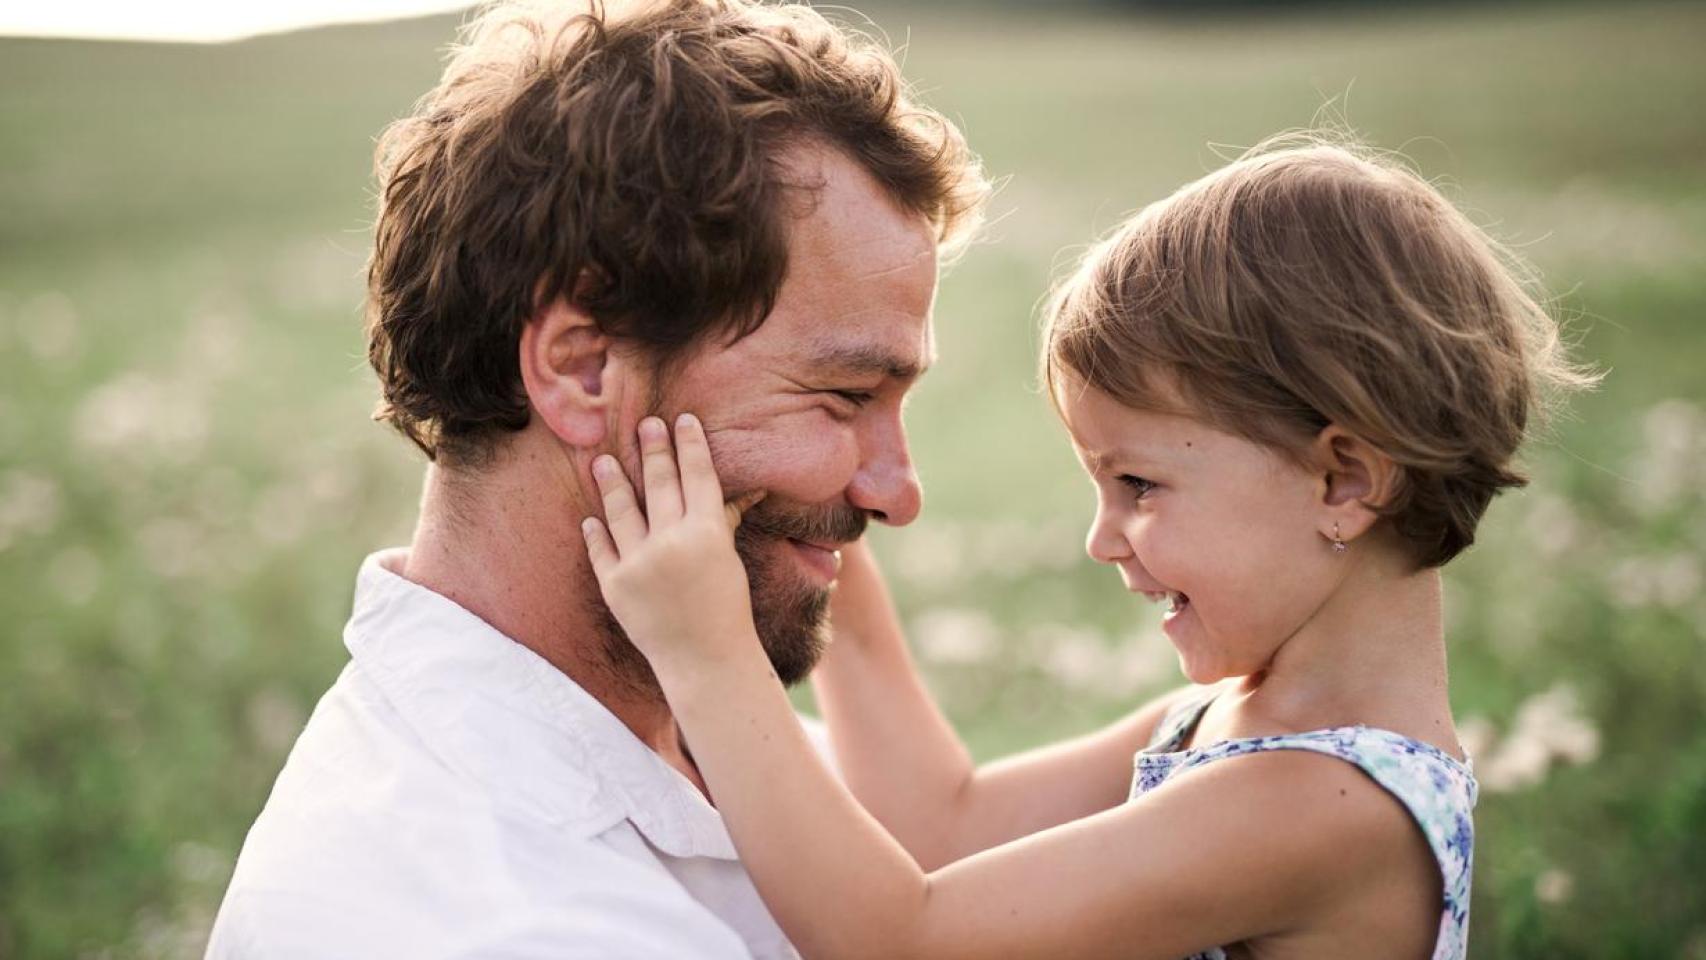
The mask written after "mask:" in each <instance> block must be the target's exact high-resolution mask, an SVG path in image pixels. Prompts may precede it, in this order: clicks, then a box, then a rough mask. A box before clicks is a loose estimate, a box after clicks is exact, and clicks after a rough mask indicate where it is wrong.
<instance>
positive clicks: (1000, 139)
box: [0, 3, 1706, 958]
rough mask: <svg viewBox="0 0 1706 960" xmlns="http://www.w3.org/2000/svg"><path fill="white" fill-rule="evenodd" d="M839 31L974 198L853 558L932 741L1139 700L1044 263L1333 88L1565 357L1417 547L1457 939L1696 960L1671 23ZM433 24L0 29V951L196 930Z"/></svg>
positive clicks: (1116, 20) (338, 465) (1686, 441)
mask: <svg viewBox="0 0 1706 960" xmlns="http://www.w3.org/2000/svg"><path fill="white" fill-rule="evenodd" d="M868 12H869V13H870V14H871V15H872V17H873V18H874V20H875V23H876V24H878V25H880V27H881V28H882V29H883V30H885V31H886V32H887V33H888V35H889V37H890V39H891V40H892V41H893V42H895V43H897V44H904V46H905V62H906V67H907V71H908V73H909V75H910V76H912V77H913V78H914V79H915V80H916V81H918V83H919V84H920V86H921V87H922V89H923V90H924V91H925V92H926V95H927V97H928V99H930V100H931V101H932V102H933V103H934V104H936V105H937V106H939V107H941V108H943V109H945V110H946V111H947V112H948V113H950V114H951V115H953V116H954V117H956V118H957V119H958V120H960V121H961V122H962V124H963V126H964V129H965V130H966V133H967V135H968V137H969V138H970V139H971V141H972V143H973V144H974V146H975V147H977V148H978V149H979V150H980V151H981V152H982V154H983V155H984V157H985V159H986V161H987V163H988V165H989V167H990V169H991V170H992V171H993V172H994V173H996V174H998V175H1000V176H1002V177H1004V178H1005V182H1004V186H1003V188H1002V190H1001V192H1000V194H999V196H998V198H997V200H996V203H995V214H996V218H995V222H994V224H993V226H992V227H991V229H990V231H989V234H988V239H987V240H986V242H984V243H982V244H981V245H979V246H978V247H976V248H974V249H973V250H972V251H971V252H970V253H969V254H968V255H967V256H966V258H965V259H964V260H963V261H962V262H961V263H960V264H958V265H957V266H956V267H955V268H954V269H953V270H952V272H951V273H950V274H949V275H948V276H947V278H946V279H945V282H944V285H943V288H942V292H941V297H940V301H939V304H938V310H937V322H938V327H939V337H940V349H941V363H940V365H939V367H938V369H937V371H936V372H934V373H932V374H931V376H930V377H929V378H927V381H926V383H925V384H924V385H923V386H922V387H921V388H920V391H919V395H918V397H917V398H916V401H915V403H914V405H913V406H912V408H911V409H912V413H911V419H910V425H911V428H912V433H913V445H914V452H915V454H916V456H917V459H918V461H919V465H920V470H921V473H922V474H923V477H924V480H925V485H926V489H927V501H928V507H927V510H926V513H925V517H924V520H923V521H921V522H920V523H919V524H918V525H917V526H916V527H914V528H912V529H909V530H906V531H895V532H887V533H884V534H883V535H882V536H881V539H880V541H879V548H880V550H881V552H882V553H883V554H884V556H885V559H886V561H887V562H888V564H889V566H890V569H891V573H892V575H893V578H894V579H895V581H896V586H897V591H898V594H899V596H900V598H901V601H902V603H903V605H904V608H905V612H906V615H907V617H908V619H909V622H910V623H911V624H912V627H913V632H914V638H915V641H916V643H917V644H918V645H919V648H920V650H921V653H922V656H923V658H924V660H925V662H926V664H927V666H928V668H929V670H930V672H931V678H932V681H933V685H934V686H935V688H936V689H937V690H938V691H939V693H940V694H941V696H942V697H943V699H944V701H945V703H946V704H947V705H948V707H949V709H950V712H951V713H952V714H953V716H954V718H955V720H956V721H957V722H958V723H959V725H960V727H961V729H962V731H963V733H964V735H965V736H966V738H967V740H968V742H969V743H971V744H972V745H973V748H974V750H975V752H976V753H977V754H978V755H979V756H981V757H992V756H996V755H999V754H1002V753H1005V752H1008V751H1010V750H1013V749H1017V748H1020V747H1025V746H1029V745H1033V744H1037V743H1040V742H1044V741H1047V740H1050V739H1053V738H1056V737H1059V736H1062V735H1065V734H1069V733H1072V732H1076V731H1080V730H1083V729H1086V728H1088V727H1090V726H1092V725H1094V724H1096V723H1099V722H1102V721H1105V720H1108V719H1111V718H1112V717H1114V716H1116V715H1118V714H1119V713H1121V712H1123V711H1124V710H1126V709H1129V707H1130V706H1131V705H1132V704H1134V703H1135V702H1137V701H1138V700H1140V699H1141V698H1143V697H1144V696H1146V695H1148V694H1150V693H1152V692H1155V691H1157V690H1160V689H1162V688H1164V687H1166V686H1168V685H1170V684H1173V683H1176V682H1178V674H1177V671H1176V668H1175V667H1174V666H1173V663H1172V659H1171V655H1170V654H1169V652H1168V651H1167V649H1166V647H1165V642H1164V641H1163V640H1162V639H1161V638H1160V637H1159V635H1158V632H1157V630H1156V625H1155V623H1154V614H1153V612H1152V611H1150V610H1148V609H1147V608H1136V607H1134V605H1133V604H1132V602H1131V599H1130V597H1129V596H1128V595H1126V594H1124V593H1123V592H1121V591H1119V590H1117V589H1115V588H1114V583H1113V580H1112V576H1111V574H1109V573H1107V572H1106V571H1102V570H1098V569H1095V568H1094V567H1093V566H1092V565H1091V564H1090V563H1089V562H1088V561H1087V560H1085V559H1084V558H1083V557H1082V555H1081V551H1080V549H1079V543H1080V542H1081V536H1082V531H1083V527H1084V524H1085V522H1086V521H1087V520H1088V518H1089V514H1090V510H1091V506H1092V504H1091V499H1090V497H1089V496H1088V495H1087V492H1086V489H1085V487H1084V482H1083V481H1082V480H1081V479H1079V477H1078V476H1077V474H1076V468H1075V467H1074V464H1073V462H1072V458H1071V455H1070V452H1069V450H1068V448H1067V447H1066V445H1065V443H1064V441H1063V439H1062V436H1061V435H1060V433H1059V431H1058V429H1057V428H1056V427H1055V425H1054V423H1053V421H1052V415H1051V414H1050V412H1049V410H1048V406H1047V404H1046V403H1045V402H1044V401H1043V400H1042V399H1041V398H1040V397H1039V396H1038V395H1037V393H1036V391H1035V389H1034V385H1033V382H1032V379H1033V378H1032V373H1031V370H1032V363H1033V359H1032V358H1033V352H1034V342H1035V335H1034V322H1033V307H1034V305H1035V303H1036V301H1037V299H1038V297H1039V296H1040V294H1041V293H1042V291H1043V290H1044V288H1045V286H1046V283H1047V280H1048V278H1049V277H1050V276H1051V275H1052V273H1053V272H1054V271H1055V270H1056V269H1057V268H1058V267H1059V266H1061V265H1063V264H1064V263H1065V262H1066V261H1067V258H1068V257H1070V256H1071V255H1072V254H1073V253H1075V252H1076V251H1077V250H1079V249H1081V248H1082V247H1083V245H1084V244H1085V243H1086V242H1087V241H1088V240H1090V239H1091V238H1092V237H1093V236H1095V235H1096V234H1097V233H1098V232H1100V231H1103V230H1106V229H1108V228H1110V227H1112V226H1113V225H1114V224H1115V223H1116V222H1117V221H1118V220H1119V219H1120V217H1121V216H1122V215H1123V214H1124V213H1126V212H1127V211H1129V210H1130V209H1132V208H1134V207H1136V206H1139V205H1141V204H1143V203H1145V202H1147V201H1149V200H1152V199H1155V198H1157V197H1159V196H1162V195H1164V194H1165V193H1166V192H1168V191H1169V190H1171V189H1172V188H1173V187H1175V186H1177V185H1178V184H1180V183H1182V182H1184V181H1185V180H1188V179H1190V178H1193V177H1195V176H1197V175H1199V174H1201V173H1203V172H1205V171H1207V170H1208V169H1211V168H1212V167H1213V166H1215V165H1216V164H1217V163H1218V162H1219V161H1218V157H1219V156H1222V155H1225V154H1226V153H1227V152H1228V151H1229V150H1232V151H1235V150H1236V148H1237V147H1239V146H1243V145H1248V144H1251V143H1253V142H1255V141H1257V140H1259V139H1260V138H1261V137H1263V136H1264V135H1266V134H1268V133H1271V132H1274V131H1276V130H1279V129H1282V128H1287V127H1297V126H1301V125H1305V124H1308V123H1310V122H1311V120H1312V119H1315V118H1316V117H1317V115H1318V114H1319V113H1320V111H1321V110H1322V108H1323V106H1324V105H1328V104H1330V109H1329V110H1328V114H1327V115H1328V116H1332V117H1339V118H1343V119H1347V120H1348V121H1349V123H1350V124H1352V125H1353V126H1355V127H1356V128H1357V129H1359V130H1360V131H1362V132H1363V133H1364V134H1365V135H1367V136H1368V137H1369V138H1370V139H1372V140H1373V141H1374V142H1375V143H1377V144H1379V145H1381V146H1384V147H1391V148H1398V149H1402V150H1403V151H1405V152H1406V153H1407V154H1408V155H1410V156H1411V157H1413V158H1414V160H1415V162H1416V164H1417V165H1418V166H1419V168H1420V169H1421V170H1422V171H1423V172H1424V173H1425V174H1427V175H1428V176H1430V177H1434V178H1437V179H1439V180H1440V181H1441V182H1443V183H1445V184H1446V185H1447V186H1448V189H1449V191H1450V193H1451V195H1452V196H1453V197H1454V198H1455V199H1457V200H1458V201H1459V202H1460V203H1462V204H1463V205H1464V206H1465V208H1466V209H1468V210H1470V211H1471V212H1472V213H1473V214H1474V216H1475V218H1476V219H1477V220H1478V221H1479V222H1482V223H1483V224H1486V225H1488V226H1490V227H1491V228H1492V229H1493V230H1494V231H1495V232H1496V234H1497V235H1499V236H1500V237H1501V238H1503V239H1505V240H1506V241H1508V242H1511V243H1513V244H1515V245H1516V246H1517V247H1518V248H1519V249H1521V250H1522V251H1523V252H1524V253H1525V254H1526V255H1527V256H1529V257H1530V258H1531V259H1532V260H1534V261H1535V262H1536V263H1537V264H1538V265H1539V266H1540V267H1541V268H1542V269H1543V271H1544V273H1545V276H1546V279H1547V281H1548V283H1549V284H1550V285H1551V287H1552V289H1553V290H1554V291H1555V292H1556V293H1557V294H1558V296H1559V309H1560V311H1561V312H1562V313H1563V315H1565V316H1567V317H1569V318H1571V320H1572V324H1571V326H1572V330H1573V331H1574V333H1575V336H1576V337H1577V338H1578V339H1579V340H1580V343H1581V353H1582V355H1583V356H1584V357H1586V358H1588V359H1590V360H1593V361H1595V362H1597V363H1599V364H1601V365H1603V366H1605V367H1608V368H1610V370H1611V374H1610V376H1609V378H1608V379H1607V381H1606V383H1605V385H1604V388H1603V389H1602V390H1600V391H1599V392H1598V393H1597V394H1595V395H1593V396H1591V397H1587V398H1585V399H1583V400H1582V401H1581V402H1579V403H1577V404H1576V405H1575V407H1574V411H1573V417H1572V418H1570V419H1567V420H1565V421H1562V422H1560V423H1559V424H1557V426H1556V428H1555V430H1554V431H1553V434H1554V435H1553V436H1552V437H1551V438H1550V440H1549V441H1548V442H1546V443H1544V444H1541V445H1539V446H1537V447H1536V448H1535V449H1534V450H1533V453H1532V456H1531V458H1530V460H1531V463H1532V466H1533V471H1534V474H1535V476H1536V482H1535V484H1534V485H1533V486H1532V487H1531V488H1530V489H1529V490H1527V491H1525V492H1523V493H1522V494H1520V495H1515V496H1511V497H1508V498H1506V499H1505V500H1503V501H1501V502H1499V503H1498V504H1497V505H1496V506H1495V507H1494V509H1493V511H1492V518H1491V520H1490V522H1489V524H1488V526H1487V527H1486V529H1485V532H1484V535H1483V541H1482V543H1481V544H1480V545H1479V546H1478V547H1477V548H1476V549H1475V550H1474V551H1472V552H1471V554H1470V555H1469V556H1468V557H1466V558H1465V559H1464V560H1463V561H1461V562H1460V563H1459V564H1457V565H1455V566H1454V567H1453V568H1452V569H1451V576H1450V580H1451V590H1452V592H1451V594H1450V597H1449V613H1450V615H1451V616H1450V620H1451V626H1452V651H1453V653H1452V655H1453V690H1454V698H1455V702H1456V706H1457V709H1458V712H1459V715H1460V717H1462V718H1464V719H1465V726H1466V733H1467V735H1468V736H1469V737H1470V738H1471V739H1472V740H1473V741H1474V744H1473V746H1474V747H1475V748H1476V749H1475V753H1476V760H1477V768H1478V771H1479V773H1480V775H1481V777H1482V781H1483V795H1482V803H1481V807H1480V810H1479V829H1480V843H1479V845H1478V850H1477V866H1478V877H1477V884H1476V902H1475V907H1474V910H1475V913H1474V922H1473V926H1472V932H1473V955H1474V956H1476V957H1522V958H1527V957H1534V958H1540V957H1546V958H1565V957H1594V958H1602V957H1623V956H1631V957H1634V956H1639V957H1657V956H1665V957H1672V956H1681V957H1694V958H1706V723H1703V720H1706V706H1703V704H1706V657H1703V656H1702V654H1703V653H1706V599H1703V597H1706V594H1703V591H1702V587H1703V585H1706V584H1703V571H1702V559H1701V558H1702V555H1703V554H1706V481H1703V479H1702V478H1703V477H1706V324H1703V323H1702V322H1701V320H1702V317H1701V314H1702V311H1703V309H1706V162H1703V160H1702V158H1703V157H1706V113H1702V107H1701V104H1702V103H1706V58H1702V57H1701V56H1700V49H1701V41H1702V39H1703V38H1706V7H1703V6H1698V5H1686V4H1648V3H1640V4H1633V3H1631V4H1617V5H1580V4H1578V5H1569V4H1565V5H1557V6H1553V5H1538V4H1536V5H1519V6H1513V7H1492V8H1487V9H1482V8H1477V7H1471V6H1468V5H1457V6H1453V5H1445V6H1438V7H1422V8H1419V9H1416V10H1413V11H1410V12H1405V13H1383V14H1379V15H1374V14H1366V15H1358V14H1356V13H1355V12H1354V10H1352V9H1349V8H1345V7H1337V8H1333V10H1332V11H1331V12H1330V13H1319V14H1311V15H1300V16H1289V17H1283V18H1282V17H1272V16H1269V17H1259V16H1253V15H1252V16H1248V17H1243V18H1238V19H1227V20H1214V21H1208V20H1184V19H1167V20H1154V19H1137V18H1131V17H1120V16H1115V15H1113V14H1090V13H1081V12H1080V13H1070V14H1069V13H1066V12H1063V11H1055V10H1045V9H1039V8H1032V12H1026V11H1024V10H1018V11H1014V10H1005V9H1003V10H999V11H997V10H991V11H977V10H972V9H968V8H964V7H961V8H956V9H954V10H951V11H941V12H931V11H930V10H929V9H928V8H926V9H923V10H919V9H915V8H912V7H898V6H897V7H886V8H885V7H874V8H871V9H869V10H868ZM454 23H455V21H454V20H453V19H446V18H436V19H429V20H421V21H413V22H406V23H397V24H388V25H378V26H365V27H348V28H339V29H331V30H322V31H311V32H307V33H302V34H297V35H290V36H283V37H276V38H267V39H260V40H255V41H249V42H245V43H240V44H235V45H228V46H220V47H187V46H145V45H131V44H112V43H99V44H97V43H77V42H62V41H31V40H0V624H3V625H4V626H3V627H0V957H16V958H36V957H54V958H58V957H74V956H75V957H133V956H134V957H179V956H199V951H200V948H201V942H202V939H203V938H204V936H205V933H206V931H207V928H208V926H209V924H210V923H211V918H212V911H213V909H214V907H215V906H216V905H217V902H218V898H219V896H220V894H221V892H222V891H223V888H224V884H225V881H226V879H227V877H228V875H229V870H230V867H231V864H232V862H233V859H234V857H235V854H236V851H237V848H238V846H239V844H240V843H241V841H242V837H243V833H244V830H245V829H246V828H247V826H248V824H249V822H250V821H251V819H252V818H253V816H254V814H255V813H256V811H257V810H258V809H259V807H260V805H261V803H262V801H263V800H264V798H265V796H266V793H267V790H268V788H269V786H270V784H271V781H272V778H273V777H274V775H275V774H276V772H277V770H278V768H279V765H280V763H281V762H282V759H283V757H284V754H285V752H286V751H287V750H288V748H289V746H290V744H291V742H292V741H293V739H294V737H295V735H296V733H297V731H298V730H299V729H300V726H301V724H302V722H303V721H304V719H305V718H306V716H307V712H308V710H309V709H310V708H311V706H312V704H313V703H314V700H315V699H316V697H317V696H318V695H319V694H320V692H321V691H323V690H324V689H325V687H326V686H327V685H328V684H329V683H330V681H331V679H332V678H333V676H334V675H335V674H336V672H337V671H338V669H339V668H340V666H341V665H342V663H343V662H344V660H345V653H344V650H343V647H342V645H341V642H340V640H339V631H340V628H341V625H342V622H343V619H344V617H345V615H346V614H347V611H348V603H349V592H350V588H351V584H352V575H353V573H354V571H355V567H356V565H357V563H358V562H359V560H360V559H361V557H362V556H363V555H364V554H365V553H367V552H368V551H369V550H371V549H374V548H376V547H379V546H383V545H389V544H394V543H398V542H402V541H403V540H405V539H406V537H407V535H408V532H409V524H410V521H411V519H412V515H413V509H414V501H415V497H416V494H417V484H418V477H419V473H420V464H419V462H418V460H417V458H416V457H415V456H414V454H413V453H412V451H411V449H410V448H409V447H408V445H407V444H406V443H404V442H403V441H401V440H399V439H397V438H395V437H393V436H391V435H389V434H388V433H387V432H386V431H385V430H383V429H381V428H380V427H379V426H376V425H374V424H371V423H369V422H367V413H368V411H369V410H370V408H371V405H372V400H373V396H374V390H373V386H372V382H371V378H370V376H369V374H368V372H367V369H366V365H365V362H364V361H363V359H362V357H363V352H362V343H361V337H360V329H359V307H360V290H361V286H360V280H359V271H360V268H361V265H362V261H363V258H364V257H365V252H366V242H367V237H366V224H367V220H368V217H369V215H370V211H369V207H368V200H369V190H370V186H371V185H370V181H369V178H368V170H369V165H370V153H371V143H372V137H373V136H374V135H375V134H376V133H377V131H378V130H379V129H380V128H381V127H382V125H383V124H384V123H385V122H386V121H387V120H388V119H389V118H391V117H394V116H397V115H399V114H401V113H402V112H404V111H405V110H406V109H407V108H408V106H409V104H410V102H411V100H412V99H413V98H414V97H415V96H417V95H418V94H420V93H422V92H424V91H425V90H426V89H427V87H428V86H429V85H430V84H431V83H432V82H433V80H434V77H435V75H436V72H437V67H438V60H437V50H438V49H439V48H440V47H441V46H442V45H443V44H444V43H445V42H447V41H448V40H449V39H450V37H451V35H452V31H453V27H454ZM352 906H353V905H352Z"/></svg>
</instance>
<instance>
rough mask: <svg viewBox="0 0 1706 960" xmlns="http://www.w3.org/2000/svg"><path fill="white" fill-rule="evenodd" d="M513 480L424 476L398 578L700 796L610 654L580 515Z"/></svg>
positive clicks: (643, 693)
mask: <svg viewBox="0 0 1706 960" xmlns="http://www.w3.org/2000/svg"><path fill="white" fill-rule="evenodd" d="M515 474H516V471H515V470H513V469H511V468H506V467H503V466H499V467H496V468H494V469H493V470H492V471H490V472H489V473H482V474H481V476H480V478H479V480H478V481H477V487H476V484H475V483H471V482H470V481H469V480H467V479H464V478H459V477H457V476H456V475H454V474H453V473H451V472H449V471H447V470H444V469H442V468H439V467H436V466H435V467H431V468H429V469H428V471H427V476H426V483H425V489H424V491H423V493H422V497H421V512H420V519H419V522H418V524H417V525H416V528H415V536H414V540H413V542H412V544H411V545H410V548H409V555H408V559H407V561H406V562H405V564H404V567H403V569H402V570H401V571H400V572H401V574H402V576H403V577H404V578H405V579H408V580H410V581H412V582H414V583H417V584H419V585H421V586H423V587H425V588H427V589H428V590H431V591H433V592H434V593H437V594H439V595H441V596H444V597H447V598H449V599H450V600H452V601H454V602H455V603H456V604H457V605H459V606H461V607H463V608H464V609H466V610H468V611H469V612H471V613H473V614H474V615H475V616H477V617H479V618H480V619H482V620H484V621H485V622H487V623H489V624H491V625H492V627H493V628H495V629H496V630H497V631H498V632H499V633H502V634H503V635H505V636H507V637H509V638H510V639H512V640H514V641H515V642H517V643H519V644H521V645H522V646H524V647H527V648H528V649H529V650H532V651H533V652H534V653H536V654H538V655H539V656H540V657H542V658H543V659H544V660H545V661H546V662H548V663H550V664H551V665H552V666H554V667H556V668H557V669H558V670H560V671H562V672H563V673H564V674H565V675H566V676H568V678H569V679H571V680H573V681H574V682H575V683H576V684H577V685H579V686H580V687H581V689H583V690H585V691H586V692H587V693H589V694H591V695H592V696H593V697H594V698H595V699H597V700H598V701H599V702H600V703H602V704H603V705H604V706H605V708H606V709H608V710H609V711H610V712H611V713H612V714H614V715H615V717H616V718H617V719H618V720H620V721H621V722H622V724H623V725H624V726H626V727H627V728H628V729H629V730H630V731H631V732H632V733H633V734H634V736H635V737H638V738H639V740H640V742H642V743H644V744H645V745H646V746H648V747H650V748H651V749H652V750H653V751H654V752H656V753H657V754H658V755H659V756H660V757H662V758H663V760H664V762H666V763H668V764H669V765H670V766H672V767H674V768H675V769H676V770H679V771H680V772H681V773H682V774H683V775H684V776H686V777H687V778H688V779H689V780H690V781H692V782H693V784H694V785H695V786H697V787H698V788H699V789H700V791H701V792H704V790H705V786H704V782H703V780H702V779H701V778H700V776H699V771H698V768H697V767H696V766H695V765H694V764H693V762H692V760H691V759H690V758H689V757H688V755H687V754H686V752H685V750H684V749H683V745H682V741H681V734H680V730H679V728H678V727H677V726H676V723H675V716H674V714H672V713H671V712H670V709H669V704H668V703H667V702H666V701H665V700H664V698H663V694H662V692H661V691H659V690H658V688H657V685H656V683H655V682H649V681H650V678H649V676H634V675H633V674H634V671H633V669H632V667H631V666H630V665H626V664H622V663H613V662H612V661H611V658H610V657H609V656H608V654H607V652H606V639H605V632H606V628H605V627H604V625H603V624H602V622H601V621H600V619H599V617H598V615H597V611H598V606H597V605H596V603H595V602H593V597H594V596H595V595H596V591H597V589H598V588H597V585H596V583H595V581H594V579H593V574H592V569H591V567H590V565H589V564H588V562H587V560H586V555H585V553H586V552H585V548H584V545H583V542H582V540H581V534H580V529H579V524H580V520H581V518H582V516H583V515H584V513H583V512H582V511H581V510H579V509H576V507H575V505H574V504H572V503H570V502H568V498H567V497H565V496H560V495H555V493H554V491H553V492H549V493H542V492H541V489H540V484H538V483H528V482H522V481H524V480H525V478H524V477H519V476H516V475H515ZM588 591H592V593H590V594H589V592H588Z"/></svg>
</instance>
